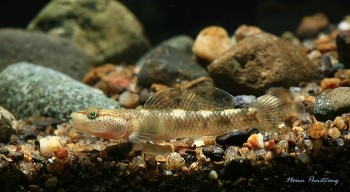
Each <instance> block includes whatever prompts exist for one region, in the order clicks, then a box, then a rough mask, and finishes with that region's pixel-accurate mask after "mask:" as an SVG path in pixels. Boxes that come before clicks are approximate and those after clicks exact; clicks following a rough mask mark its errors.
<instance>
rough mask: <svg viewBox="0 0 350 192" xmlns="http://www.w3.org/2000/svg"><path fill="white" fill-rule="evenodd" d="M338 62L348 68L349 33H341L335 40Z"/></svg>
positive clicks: (349, 58) (349, 64)
mask: <svg viewBox="0 0 350 192" xmlns="http://www.w3.org/2000/svg"><path fill="white" fill-rule="evenodd" d="M336 43H337V52H338V55H339V60H340V62H342V63H343V64H344V65H345V67H346V68H349V67H350V31H341V32H339V33H338V36H337V38H336Z"/></svg>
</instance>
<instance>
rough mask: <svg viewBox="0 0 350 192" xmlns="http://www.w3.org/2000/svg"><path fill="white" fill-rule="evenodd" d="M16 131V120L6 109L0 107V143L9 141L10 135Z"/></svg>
mask: <svg viewBox="0 0 350 192" xmlns="http://www.w3.org/2000/svg"><path fill="white" fill-rule="evenodd" d="M17 129H18V122H17V120H16V118H15V117H14V116H13V115H12V114H11V113H10V112H8V111H7V110H6V109H4V108H3V107H1V106H0V143H7V142H9V141H10V138H11V135H12V134H15V133H16V131H17Z"/></svg>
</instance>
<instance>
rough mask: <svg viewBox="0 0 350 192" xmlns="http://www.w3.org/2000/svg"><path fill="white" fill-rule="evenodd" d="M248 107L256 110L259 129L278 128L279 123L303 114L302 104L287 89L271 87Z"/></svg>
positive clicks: (270, 129) (269, 129)
mask: <svg viewBox="0 0 350 192" xmlns="http://www.w3.org/2000/svg"><path fill="white" fill-rule="evenodd" d="M250 107H253V108H255V109H256V110H257V113H258V121H259V124H258V125H257V128H258V129H259V130H260V131H272V130H278V129H277V127H278V125H279V124H280V123H282V122H286V121H288V120H291V118H293V117H294V118H295V117H297V118H299V117H301V116H304V115H305V107H304V105H303V104H302V103H301V102H300V101H299V100H298V99H296V98H295V97H294V96H293V95H292V94H291V93H290V92H289V91H287V90H285V89H283V88H273V89H270V91H269V92H268V93H267V94H266V95H263V96H261V97H259V98H258V99H257V101H256V102H254V103H252V104H251V105H250Z"/></svg>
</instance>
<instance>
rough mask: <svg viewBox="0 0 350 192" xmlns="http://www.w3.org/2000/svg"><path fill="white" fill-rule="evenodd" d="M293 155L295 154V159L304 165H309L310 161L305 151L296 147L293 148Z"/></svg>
mask: <svg viewBox="0 0 350 192" xmlns="http://www.w3.org/2000/svg"><path fill="white" fill-rule="evenodd" d="M295 154H296V156H297V158H298V159H299V160H300V161H301V162H303V163H304V164H310V163H311V159H310V157H309V155H308V154H307V153H306V150H305V149H299V148H298V147H295Z"/></svg>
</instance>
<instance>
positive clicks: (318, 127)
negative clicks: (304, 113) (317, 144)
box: [308, 122, 327, 139]
mask: <svg viewBox="0 0 350 192" xmlns="http://www.w3.org/2000/svg"><path fill="white" fill-rule="evenodd" d="M308 133H309V135H310V137H312V138H313V139H318V138H320V137H322V136H324V135H326V134H327V128H326V126H325V124H324V123H322V122H315V123H313V124H311V125H310V126H309V130H308Z"/></svg>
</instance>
